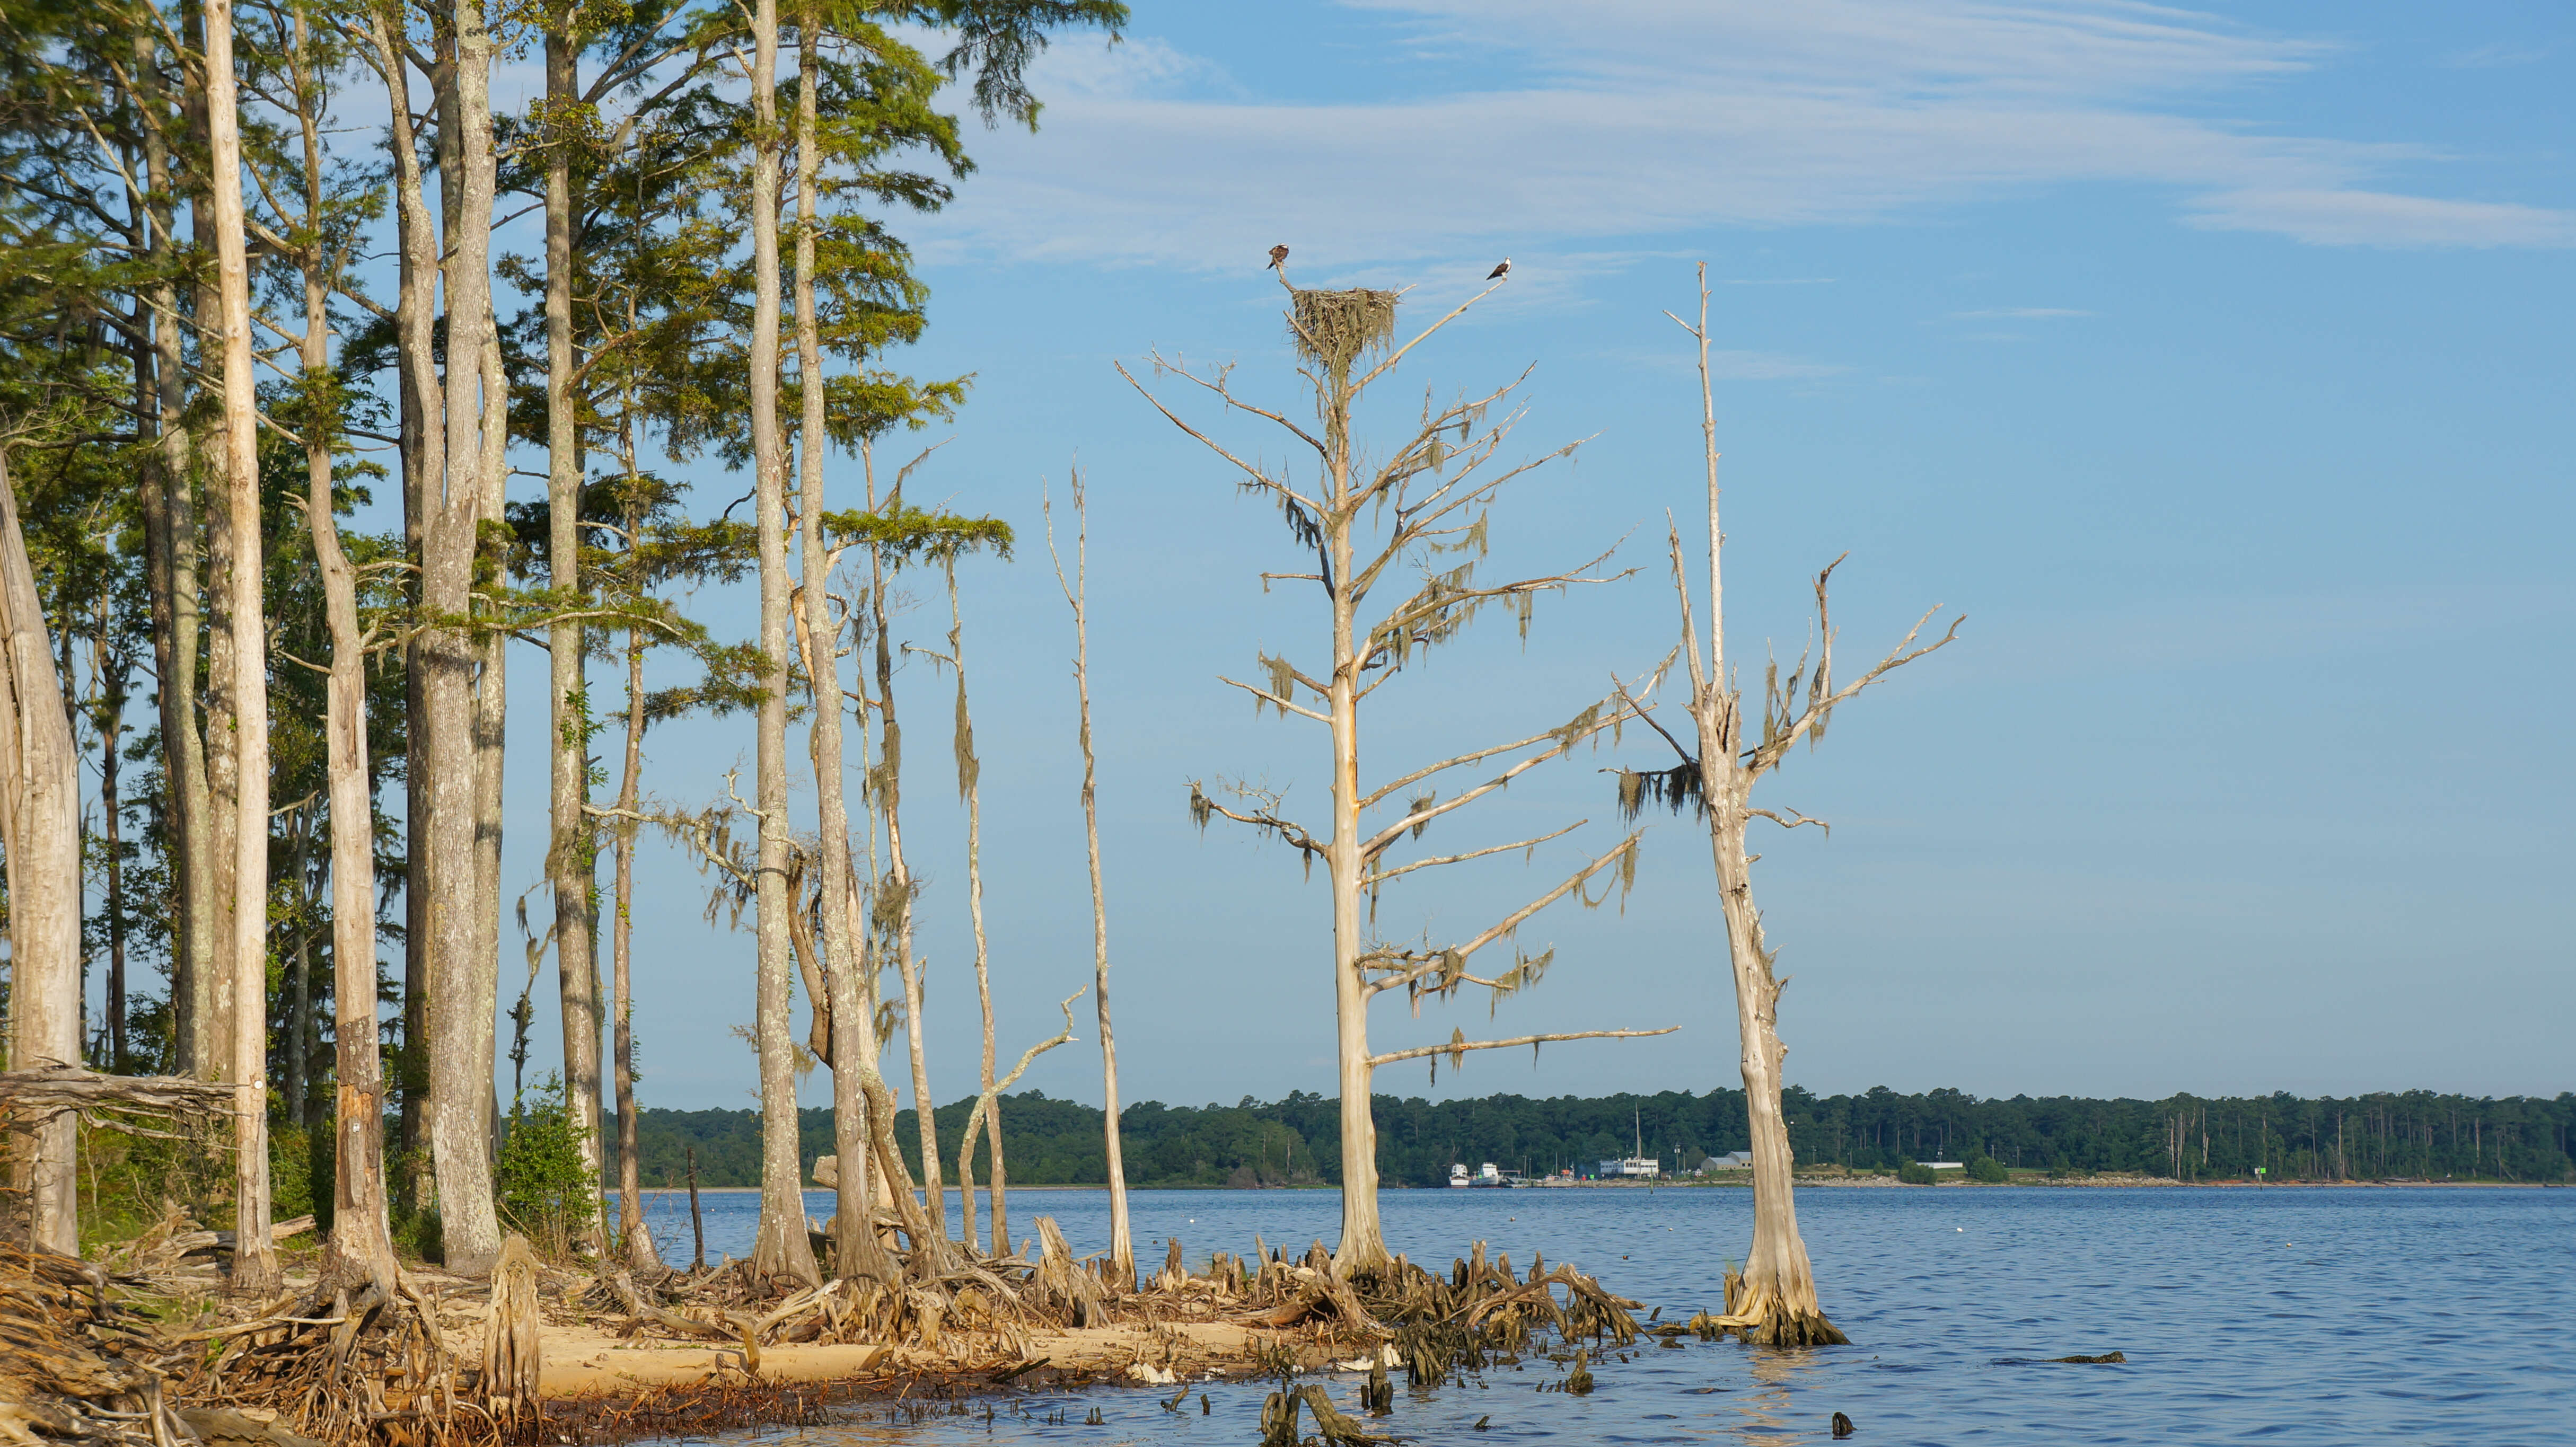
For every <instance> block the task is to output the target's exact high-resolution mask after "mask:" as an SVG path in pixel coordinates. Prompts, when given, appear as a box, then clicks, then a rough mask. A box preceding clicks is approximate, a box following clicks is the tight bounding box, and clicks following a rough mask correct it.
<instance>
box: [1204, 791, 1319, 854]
mask: <svg viewBox="0 0 2576 1447" xmlns="http://www.w3.org/2000/svg"><path fill="white" fill-rule="evenodd" d="M1236 791H1237V792H1238V793H1242V794H1246V795H1250V794H1253V793H1257V792H1259V791H1257V790H1252V789H1248V788H1244V787H1242V786H1236ZM1265 797H1268V796H1265ZM1269 802H1270V803H1271V804H1273V805H1275V804H1276V803H1277V802H1278V801H1277V799H1276V798H1269ZM1218 814H1222V815H1224V816H1225V817H1226V818H1228V819H1231V820H1233V821H1234V822H1235V823H1237V824H1249V825H1251V826H1252V827H1253V828H1255V829H1267V830H1269V831H1270V832H1271V833H1273V834H1276V835H1278V836H1279V837H1280V839H1282V840H1283V841H1285V842H1286V843H1288V844H1289V845H1291V846H1292V847H1294V848H1296V849H1298V850H1299V851H1301V852H1303V853H1306V854H1309V855H1320V854H1322V853H1323V852H1324V846H1323V845H1322V844H1320V843H1318V842H1317V841H1316V839H1315V836H1314V835H1313V834H1311V833H1309V832H1307V830H1306V826H1304V825H1302V824H1299V823H1297V822H1296V821H1295V820H1292V819H1282V818H1280V817H1279V815H1278V814H1276V813H1275V812H1273V811H1272V810H1271V809H1267V808H1262V809H1255V810H1253V811H1252V812H1250V813H1248V814H1247V813H1241V812H1238V811H1236V810H1233V809H1229V808H1227V807H1225V806H1224V805H1223V804H1220V803H1218V802H1217V801H1215V800H1214V799H1211V798H1209V797H1208V796H1207V793H1206V791H1205V790H1203V789H1201V788H1200V787H1199V781H1198V780H1196V779H1192V780H1190V818H1191V820H1192V821H1193V822H1195V823H1196V824H1197V825H1198V826H1199V827H1200V828H1201V829H1205V828H1206V827H1207V821H1208V819H1209V818H1210V817H1211V816H1213V815H1218Z"/></svg>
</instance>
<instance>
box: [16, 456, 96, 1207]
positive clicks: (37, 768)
mask: <svg viewBox="0 0 2576 1447" xmlns="http://www.w3.org/2000/svg"><path fill="white" fill-rule="evenodd" d="M46 644H47V638H46V629H45V612H44V604H43V601H42V600H41V599H40V598H39V597H38V596H37V593H36V574H35V569H34V567H33V566H32V565H31V564H30V563H29V561H28V557H27V539H26V534H25V533H24V531H23V530H22V529H21V528H20V526H19V522H18V499H17V492H16V489H15V485H14V484H13V483H12V482H11V481H10V478H9V468H8V458H7V453H6V451H5V449H0V689H5V696H0V851H6V853H7V855H8V883H9V960H10V965H9V1026H10V1032H9V1033H10V1040H9V1068H11V1069H13V1070H32V1069H37V1068H41V1067H43V1066H47V1065H68V1066H75V1067H77V1066H78V1065H79V1064H80V1063H81V1038H80V1036H81V1027H80V1010H81V998H80V993H81V991H80V983H81V981H80V969H81V961H80V895H81V866H80V761H79V756H78V754H77V752H76V751H75V746H74V744H73V742H72V721H71V715H70V712H69V711H68V710H67V709H66V708H65V706H64V701H63V689H62V677H61V674H60V672H59V671H58V670H57V669H56V668H55V666H54V656H53V650H52V649H50V648H48V647H47V646H46ZM79 1128H80V1121H79V1117H77V1116H76V1115H70V1114H65V1115H57V1116H54V1117H52V1118H51V1119H50V1120H48V1121H46V1123H45V1124H43V1125H41V1126H39V1127H37V1128H36V1129H35V1130H34V1131H33V1132H32V1133H31V1134H30V1136H29V1137H28V1138H26V1139H25V1140H24V1142H23V1144H22V1145H21V1146H20V1156H19V1161H18V1167H17V1170H16V1172H15V1175H16V1177H17V1183H18V1185H19V1187H20V1188H21V1189H23V1190H24V1191H25V1192H26V1193H27V1197H26V1198H27V1225H28V1237H29V1243H30V1244H31V1245H33V1246H35V1247H36V1248H37V1249H38V1250H43V1251H53V1252H58V1253H60V1254H62V1255H65V1256H78V1255H79V1254H80V1178H79V1174H78V1170H77V1164H78V1163H77V1161H76V1159H75V1154H76V1149H77V1144H78V1139H79V1134H78V1133H79Z"/></svg>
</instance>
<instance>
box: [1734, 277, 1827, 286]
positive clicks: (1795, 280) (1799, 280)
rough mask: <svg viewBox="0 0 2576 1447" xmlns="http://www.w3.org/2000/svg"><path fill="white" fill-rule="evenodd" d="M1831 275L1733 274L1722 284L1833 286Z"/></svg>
mask: <svg viewBox="0 0 2576 1447" xmlns="http://www.w3.org/2000/svg"><path fill="white" fill-rule="evenodd" d="M1833 282H1834V279H1833V278H1832V277H1830V276H1731V277H1728V278H1727V279H1725V280H1724V281H1721V282H1719V283H1718V285H1720V286H1831V285H1833Z"/></svg>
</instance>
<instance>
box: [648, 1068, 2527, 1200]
mask: <svg viewBox="0 0 2576 1447" xmlns="http://www.w3.org/2000/svg"><path fill="white" fill-rule="evenodd" d="M972 1104H973V1100H972V1098H971V1097H969V1098H967V1099H965V1100H960V1101H957V1102H955V1103H954V1104H950V1105H944V1106H941V1107H940V1108H939V1130H940V1138H941V1139H943V1140H946V1141H950V1142H954V1141H956V1140H958V1139H960V1138H961V1135H962V1133H963V1131H964V1129H965V1123H966V1113H967V1111H968V1109H969V1108H970V1107H971V1106H972ZM1782 1104H1783V1106H1784V1107H1785V1108H1786V1111H1787V1114H1788V1117H1789V1143H1790V1148H1791V1150H1792V1151H1793V1152H1794V1154H1795V1155H1796V1157H1797V1159H1798V1161H1799V1162H1800V1163H1801V1164H1802V1165H1805V1166H1826V1165H1840V1166H1846V1167H1849V1168H1851V1169H1854V1170H1862V1171H1891V1170H1895V1169H1896V1168H1898V1166H1900V1165H1901V1164H1903V1163H1905V1162H1908V1161H1912V1160H1914V1159H1916V1158H1917V1157H1921V1158H1924V1159H1934V1158H1940V1157H1946V1156H1948V1155H1950V1154H1951V1153H1953V1152H1956V1153H1958V1155H1959V1156H1960V1157H1961V1158H1963V1159H1965V1160H1967V1161H1969V1162H1971V1163H1973V1162H1976V1161H1978V1160H1980V1159H1988V1160H1991V1161H1992V1163H1993V1165H1994V1166H1997V1167H2005V1168H2010V1167H2014V1166H2020V1167H2023V1168H2031V1169H2042V1168H2049V1167H2055V1168H2057V1169H2053V1170H2050V1171H2049V1174H2050V1175H2051V1176H2053V1177H2057V1176H2061V1174H2062V1175H2064V1176H2081V1175H2083V1174H2086V1173H2088V1172H2089V1171H2094V1170H2100V1171H2122V1172H2137V1173H2141V1174H2150V1175H2160V1174H2169V1173H2170V1172H2171V1171H2172V1169H2173V1163H2172V1158H2171V1156H2170V1155H2169V1154H2168V1153H2167V1151H2166V1147H2165V1142H2166V1139H2167V1136H2166V1131H2165V1127H2166V1125H2168V1124H2169V1123H2170V1121H2171V1120H2172V1118H2173V1117H2174V1116H2175V1115H2177V1114H2178V1113H2181V1112H2182V1111H2184V1110H2186V1109H2188V1110H2189V1111H2190V1112H2192V1119H2193V1126H2194V1134H2193V1136H2192V1139H2191V1145H2190V1150H2191V1157H2190V1159H2188V1160H2186V1161H2185V1162H2184V1170H2185V1173H2186V1175H2187V1176H2191V1177H2194V1178H2198V1179H2209V1178H2212V1177H2221V1178H2227V1179H2243V1178H2245V1177H2247V1176H2250V1175H2251V1174H2252V1173H2253V1167H2254V1166H2255V1165H2256V1164H2258V1163H2262V1162H2263V1161H2266V1160H2268V1162H2269V1164H2270V1167H2271V1172H2272V1178H2273V1179H2275V1180H2290V1179H2320V1178H2323V1177H2325V1176H2326V1175H2327V1174H2328V1173H2329V1172H2330V1171H2331V1169H2332V1167H2333V1161H2332V1155H2333V1150H2334V1140H2335V1118H2336V1115H2337V1113H2338V1112H2341V1113H2342V1114H2343V1116H2344V1118H2345V1120H2346V1122H2347V1127H2346V1153H2347V1162H2348V1169H2347V1174H2349V1175H2352V1176H2359V1177H2363V1178H2369V1177H2373V1176H2408V1177H2422V1176H2428V1175H2429V1176H2431V1177H2433V1178H2434V1179H2437V1180H2438V1179H2441V1178H2442V1177H2443V1176H2444V1175H2445V1174H2450V1175H2454V1176H2456V1177H2457V1178H2460V1179H2469V1178H2471V1176H2472V1175H2473V1174H2474V1175H2475V1176H2476V1177H2478V1178H2481V1179H2499V1178H2501V1179H2514V1180H2525V1181H2535V1180H2537V1181H2559V1180H2567V1179H2571V1168H2570V1163H2569V1160H2568V1157H2567V1155H2566V1151H2565V1147H2564V1145H2563V1144H2562V1143H2563V1142H2565V1141H2566V1140H2568V1139H2569V1137H2570V1134H2571V1133H2576V1094H2563V1095H2560V1096H2557V1097H2556V1098H2554V1099H2544V1098H2538V1097H2514V1098H2508V1099H2502V1100H2474V1099H2470V1098H2467V1097H2463V1096H2436V1095H2432V1094H2430V1093H2424V1092H2418V1093H2412V1094H2408V1095H2388V1096H2366V1097H2363V1098H2361V1099H2359V1100H2343V1101H2334V1100H2299V1099H2296V1098H2294V1097H2290V1096H2286V1095H2283V1096H2274V1097H2271V1098H2269V1099H2235V1100H2210V1101H2193V1102H2189V1103H2188V1105H2178V1104H2177V1103H2176V1102H2173V1101H2143V1100H2068V1099H2054V1100H2035V1099H2032V1098H2030V1097H2028V1096H2015V1097H2013V1098H2011V1099H2009V1100H1977V1099H1975V1098H1974V1097H1972V1096H1968V1095H1965V1094H1963V1093H1961V1092H1959V1091H1954V1090H1936V1091H1930V1092H1927V1093H1924V1094H1919V1095H1898V1094H1896V1093H1895V1092H1893V1091H1888V1090H1873V1091H1869V1092H1867V1093H1865V1094H1860V1095H1837V1096H1816V1095H1812V1094H1810V1093H1808V1092H1807V1091H1805V1090H1802V1089H1799V1088H1797V1087H1795V1086H1792V1087H1790V1088H1789V1089H1788V1090H1786V1091H1784V1092H1783V1093H1782ZM2202 1112H2205V1113H2206V1118H2207V1122H2208V1150H2209V1161H2208V1164H2207V1165H2206V1166H2204V1165H2202V1164H2201V1163H2200V1159H2199V1152H2200V1150H2201V1142H2200V1136H2199V1134H2198V1126H2199V1121H2200V1119H2201V1113H2202ZM1372 1113H1373V1114H1374V1115H1375V1117H1376V1119H1377V1133H1378V1171H1379V1173H1380V1175H1381V1177H1382V1178H1383V1179H1384V1180H1385V1181H1386V1182H1387V1183H1388V1184H1389V1185H1411V1186H1438V1185H1441V1184H1442V1183H1443V1182H1445V1181H1446V1180H1447V1179H1448V1175H1449V1166H1450V1164H1451V1163H1452V1162H1463V1163H1465V1164H1467V1165H1470V1166H1473V1165H1476V1164H1478V1163H1480V1162H1484V1161H1492V1162H1494V1163H1496V1164H1497V1165H1502V1166H1506V1167H1508V1168H1510V1169H1513V1170H1528V1171H1531V1172H1543V1171H1547V1170H1551V1169H1553V1168H1556V1167H1559V1166H1570V1167H1572V1168H1573V1169H1574V1170H1575V1171H1576V1172H1577V1173H1578V1174H1588V1173H1590V1172H1592V1171H1593V1170H1594V1169H1596V1168H1597V1167H1598V1165H1599V1163H1600V1162H1601V1161H1602V1160H1604V1159H1608V1158H1611V1157H1617V1156H1625V1155H1628V1154H1630V1153H1631V1152H1632V1151H1633V1150H1634V1149H1635V1147H1634V1145H1633V1144H1632V1142H1633V1140H1634V1136H1635V1132H1636V1131H1637V1130H1638V1129H1639V1124H1632V1122H1636V1123H1641V1124H1642V1128H1643V1131H1644V1134H1645V1138H1646V1153H1647V1154H1648V1155H1651V1156H1660V1157H1662V1158H1664V1159H1665V1160H1667V1161H1672V1160H1673V1159H1674V1158H1675V1153H1676V1151H1678V1153H1679V1159H1680V1160H1682V1161H1688V1160H1691V1159H1693V1157H1694V1153H1698V1154H1703V1155H1723V1154H1725V1153H1727V1152H1728V1151H1736V1150H1745V1149H1748V1148H1750V1146H1751V1144H1752V1141H1751V1139H1750V1137H1749V1136H1748V1134H1747V1131H1746V1123H1745V1111H1744V1094H1743V1092H1742V1091H1736V1090H1712V1091H1708V1092H1706V1093H1704V1094H1699V1095H1694V1094H1691V1093H1690V1092H1687V1091H1665V1092H1661V1093H1659V1094H1655V1095H1612V1096H1600V1097H1593V1098H1589V1099H1586V1098H1581V1097H1576V1096H1559V1097H1556V1098H1554V1099H1531V1098H1528V1097H1524V1096H1517V1095H1495V1096H1487V1097H1485V1098H1483V1099H1473V1100H1440V1101H1431V1100H1423V1099H1420V1098H1414V1099H1405V1098H1401V1097H1397V1096H1392V1095H1381V1096H1378V1097H1377V1098H1376V1099H1375V1101H1374V1102H1373V1104H1372ZM2382 1116H2385V1117H2387V1118H2388V1119H2390V1120H2391V1121H2393V1122H2394V1126H2395V1129H2394V1130H2393V1131H2392V1132H2391V1134H2392V1135H2394V1136H2396V1137H2397V1140H2396V1141H2395V1143H2394V1144H2393V1145H2392V1146H2391V1147H2390V1148H2389V1149H2388V1151H2387V1154H2386V1155H2385V1156H2384V1157H2383V1156H2382V1155H2381V1154H2380V1147H2379V1146H2378V1145H2377V1144H2376V1142H2377V1140H2378V1137H2377V1136H2376V1135H2375V1134H2369V1133H2366V1132H2365V1128H2364V1123H2365V1122H2368V1121H2375V1120H2377V1119H2379V1118H2381V1117H2382ZM898 1121H899V1123H898V1126H897V1129H896V1139H897V1140H898V1141H901V1142H903V1144H904V1149H905V1150H906V1151H907V1152H909V1151H911V1150H913V1149H915V1148H916V1144H917V1141H918V1135H917V1133H916V1132H915V1130H914V1128H913V1124H912V1117H911V1115H910V1113H909V1112H906V1113H904V1114H903V1115H902V1116H900V1117H899V1118H898ZM2454 1121H2456V1123H2457V1130H2458V1139H2457V1142H2456V1143H2454V1142H2453V1140H2452V1138H2451V1129H2452V1122H2454ZM2311 1123H2313V1124H2311ZM1100 1126H1101V1122H1100V1112H1099V1110H1098V1109H1096V1108H1094V1107H1092V1106H1087V1105H1081V1104H1078V1103H1076V1102H1073V1101H1067V1100H1054V1099H1050V1098H1048V1097H1047V1096H1045V1095H1042V1094H1039V1093H1038V1092H1036V1091H1028V1092H1024V1093H1022V1094H1019V1095H1012V1096H1005V1097H1003V1100H1002V1129H1003V1132H1004V1136H1003V1142H1004V1149H1005V1158H1006V1159H1007V1160H1008V1161H1009V1162H1010V1166H1011V1179H1012V1180H1014V1181H1018V1182H1022V1183H1024V1184H1028V1185H1080V1184H1096V1183H1099V1182H1101V1181H1103V1180H1105V1179H1106V1174H1105V1167H1104V1164H1103V1159H1102V1154H1101V1152H1102V1146H1101V1129H1100ZM2424 1127H2429V1128H2430V1129H2431V1131H2432V1134H2433V1137H2434V1139H2433V1141H2432V1143H2431V1148H2430V1149H2431V1164H2430V1165H2429V1166H2428V1165H2427V1164H2426V1163H2425V1158H2424V1156H2423V1155H2422V1154H2421V1152H2422V1151H2423V1150H2424V1149H2425V1143H2424V1140H2423V1135H2422V1128H2424ZM2410 1128H2412V1129H2416V1130H2417V1132H2418V1134H2417V1140H2416V1144H2415V1146H2414V1147H2413V1149H2415V1150H2416V1151H2417V1152H2419V1154H2417V1155H2416V1156H2414V1157H2413V1158H2409V1157H2407V1156H2405V1155H2404V1154H2402V1153H2401V1152H2403V1151H2404V1150H2405V1149H2407V1147H2406V1146H2405V1144H2404V1140H2403V1135H2402V1132H2404V1131H2405V1130H2407V1129H2410ZM1119 1129H1120V1131H1121V1133H1122V1137H1123V1144H1124V1150H1125V1154H1126V1160H1127V1179H1128V1183H1129V1184H1130V1185H1134V1186H1138V1187H1146V1186H1222V1185H1228V1184H1236V1185H1251V1184H1255V1183H1258V1184H1262V1185H1291V1184H1315V1185H1333V1184H1337V1183H1339V1181H1340V1179H1341V1111H1340V1106H1339V1104H1338V1103H1337V1102H1335V1101H1334V1100H1332V1099H1331V1098H1330V1097H1327V1096H1321V1095H1314V1094H1309V1093H1305V1092H1297V1093H1293V1094H1291V1095H1290V1096H1288V1098H1287V1099H1285V1100H1279V1101H1270V1102H1260V1101H1255V1100H1252V1099H1250V1098H1249V1097H1247V1098H1245V1099H1244V1100H1242V1101H1240V1102H1238V1103H1236V1104H1234V1105H1216V1104H1210V1105H1206V1106H1197V1107H1193V1106H1167V1105H1163V1104H1161V1103H1158V1102H1154V1101H1145V1102H1142V1103H1139V1104H1136V1105H1131V1106H1128V1107H1127V1108H1126V1109H1125V1110H1124V1111H1122V1112H1121V1113H1120V1117H1119ZM2312 1130H2314V1131H2316V1132H2317V1133H2318V1134H2320V1135H2321V1136H2322V1139H2323V1140H2324V1142H2325V1150H2326V1158H2325V1159H2323V1160H2320V1158H2319V1157H2318V1156H2316V1155H2315V1154H2314V1153H2313V1151H2312V1149H2311V1148H2310V1147H2309V1145H2308V1141H2309V1138H2310V1134H2309V1133H2310V1132H2311V1131H2312ZM798 1132H799V1136H800V1138H801V1147H800V1148H801V1150H802V1153H803V1158H804V1160H805V1161H806V1163H807V1164H808V1165H810V1164H811V1163H812V1161H813V1159H814V1158H815V1157H816V1156H818V1155H825V1154H828V1153H830V1151H831V1150H832V1123H831V1112H830V1111H828V1110H821V1109H816V1110H809V1111H805V1112H803V1113H802V1116H801V1119H800V1122H799V1126H798ZM636 1136H637V1145H638V1150H639V1155H640V1157H641V1161H640V1164H641V1167H642V1176H643V1180H644V1181H645V1183H646V1184H647V1185H651V1186H655V1187H659V1186H663V1185H666V1184H678V1183H679V1182H681V1181H682V1180H683V1179H684V1178H685V1173H684V1170H683V1166H682V1151H683V1148H685V1147H690V1146H694V1147H695V1148H696V1150H697V1153H698V1179H699V1181H700V1183H701V1184H704V1185H709V1186H749V1185H757V1184H758V1183H759V1180H760V1130H759V1116H758V1115H757V1114H756V1113H754V1112H752V1111H748V1110H699V1111H676V1110H646V1111H644V1112H642V1115H641V1118H640V1119H639V1121H638V1122H637V1131H636ZM2365 1140H2369V1141H2371V1142H2373V1144H2372V1145H2371V1146H2370V1153H2369V1154H2368V1155H2365V1154H2364V1142H2365ZM2500 1149H2501V1152H2502V1157H2501V1159H2502V1161H2503V1166H2502V1169H2501V1172H2500V1171H2499V1167H2498V1164H2497V1162H2498V1159H2499V1150H2500ZM2481 1153H2482V1155H2483V1159H2484V1162H2485V1165H2484V1169H2483V1170H2479V1169H2477V1168H2476V1167H2475V1166H2474V1165H2473V1162H2472V1157H2473V1156H2477V1155H2480V1154H2481ZM952 1164H953V1163H952ZM915 1169H918V1164H917V1163H916V1165H915Z"/></svg>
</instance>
